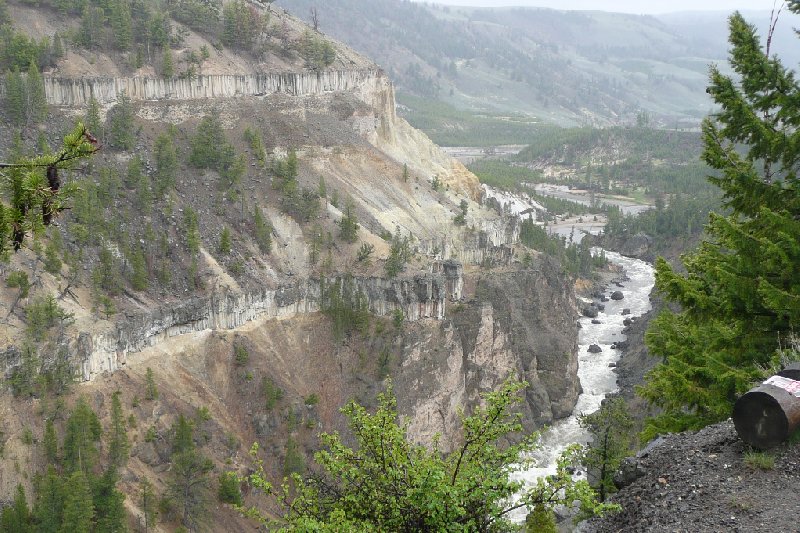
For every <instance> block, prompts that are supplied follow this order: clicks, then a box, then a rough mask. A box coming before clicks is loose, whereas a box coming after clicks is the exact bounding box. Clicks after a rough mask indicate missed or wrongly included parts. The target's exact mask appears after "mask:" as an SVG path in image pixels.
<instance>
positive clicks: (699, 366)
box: [641, 0, 800, 437]
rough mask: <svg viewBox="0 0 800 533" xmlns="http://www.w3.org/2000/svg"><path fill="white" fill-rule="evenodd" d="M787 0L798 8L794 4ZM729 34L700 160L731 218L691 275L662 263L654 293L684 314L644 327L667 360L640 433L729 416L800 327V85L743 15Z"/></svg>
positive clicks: (691, 266)
mask: <svg viewBox="0 0 800 533" xmlns="http://www.w3.org/2000/svg"><path fill="white" fill-rule="evenodd" d="M789 4H790V9H791V10H792V11H794V12H796V13H800V2H798V1H797V0H794V1H792V2H790V3H789ZM729 29H730V43H731V53H730V63H731V66H732V68H733V71H734V73H735V76H727V75H725V74H723V73H722V72H720V70H719V69H717V68H716V67H712V68H711V85H710V87H709V89H708V92H709V94H711V96H712V98H713V99H714V101H715V102H716V104H717V105H718V106H719V108H720V111H719V112H717V113H715V114H714V115H712V116H711V117H709V118H707V119H706V120H705V121H704V122H703V127H702V130H703V142H704V146H705V148H704V152H703V160H704V161H705V162H706V164H708V165H709V166H710V167H711V168H713V169H716V170H717V171H718V173H717V174H716V175H714V176H713V177H711V178H710V180H711V181H712V182H713V183H714V184H715V185H717V186H718V187H719V188H720V189H721V190H722V192H723V195H724V201H725V202H724V203H725V206H726V207H727V208H728V210H729V214H728V215H720V214H716V213H712V214H711V216H710V220H709V223H708V226H707V227H706V232H707V234H708V236H709V240H708V241H707V242H704V243H702V244H701V245H700V247H699V248H698V249H697V250H696V251H695V252H693V253H691V254H689V255H687V256H685V257H684V261H683V262H684V265H685V267H686V274H681V273H680V272H679V271H676V270H674V269H672V268H670V266H669V265H668V264H667V263H666V261H664V260H663V259H662V260H659V261H658V262H657V265H656V286H657V288H658V290H659V291H660V292H661V293H662V294H664V295H665V296H666V298H667V299H668V300H670V301H673V302H677V303H678V304H680V306H681V308H682V310H681V311H680V312H672V311H669V310H667V311H665V312H663V313H662V314H661V316H659V317H658V318H657V320H655V321H654V322H653V323H652V325H651V326H650V328H649V330H648V332H647V336H646V341H647V344H648V347H649V348H650V351H651V353H653V354H655V355H658V356H660V357H662V358H663V363H662V364H660V365H659V366H657V367H656V368H655V369H654V370H653V371H652V372H651V373H650V374H649V375H648V376H647V379H646V384H645V385H644V386H643V387H642V388H641V394H642V395H643V396H644V397H645V398H646V399H648V400H649V401H651V402H652V403H654V404H656V405H658V406H659V407H660V408H661V409H662V414H661V415H659V416H657V417H655V419H653V420H651V421H649V423H648V426H647V427H646V431H645V434H646V436H647V437H652V436H654V435H655V434H656V433H660V432H666V431H681V430H684V429H689V428H697V427H701V426H703V425H706V424H709V423H712V422H716V421H718V420H723V419H725V418H727V417H729V416H730V413H731V409H732V406H733V403H734V401H735V400H736V398H737V396H738V395H740V394H742V393H743V392H745V391H747V390H748V388H749V387H750V386H751V384H752V383H753V382H754V381H758V380H760V379H762V378H763V375H764V368H768V367H769V366H770V364H771V360H773V359H774V358H775V352H776V349H778V348H779V347H780V346H781V345H782V344H783V345H786V341H787V338H788V337H789V336H790V335H791V334H792V332H793V330H794V328H795V327H796V325H797V324H798V323H800V269H798V268H797V265H798V264H800V247H798V245H797V243H798V242H800V194H798V191H800V187H798V185H800V182H799V181H798V162H800V131H798V129H797V124H798V123H800V87H798V83H797V80H796V79H795V73H794V72H792V71H791V70H788V69H787V68H786V67H784V66H783V65H782V64H781V62H780V60H779V58H778V57H777V56H772V57H770V56H769V55H768V51H765V49H764V48H763V47H762V46H761V43H760V41H759V38H758V35H757V33H756V29H755V27H754V26H752V25H750V24H748V23H747V22H746V21H745V20H744V18H743V17H742V16H741V15H740V14H739V13H738V12H737V13H734V14H733V15H732V16H731V17H730V19H729Z"/></svg>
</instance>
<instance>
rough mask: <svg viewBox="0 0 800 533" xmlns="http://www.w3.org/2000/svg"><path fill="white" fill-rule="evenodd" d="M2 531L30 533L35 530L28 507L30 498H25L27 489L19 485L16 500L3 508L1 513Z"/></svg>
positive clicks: (0, 524) (0, 529) (0, 523)
mask: <svg viewBox="0 0 800 533" xmlns="http://www.w3.org/2000/svg"><path fill="white" fill-rule="evenodd" d="M0 531H8V532H15V533H16V532H19V533H28V532H30V531H33V527H32V524H31V513H30V510H29V509H28V500H27V498H25V489H24V488H22V485H19V484H18V485H17V492H16V494H15V495H14V502H13V503H12V504H11V505H9V506H7V507H5V508H4V509H3V512H2V514H0Z"/></svg>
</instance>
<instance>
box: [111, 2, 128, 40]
mask: <svg viewBox="0 0 800 533" xmlns="http://www.w3.org/2000/svg"><path fill="white" fill-rule="evenodd" d="M109 3H110V8H111V9H110V15H109V22H111V34H112V35H113V36H114V46H116V48H117V50H121V51H123V52H126V51H128V50H130V48H131V44H132V43H133V23H132V20H131V6H130V4H129V3H128V2H125V1H116V2H109Z"/></svg>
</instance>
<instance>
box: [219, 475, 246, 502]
mask: <svg viewBox="0 0 800 533" xmlns="http://www.w3.org/2000/svg"><path fill="white" fill-rule="evenodd" d="M239 485H240V484H239V476H237V475H236V472H223V473H222V474H220V476H219V490H218V491H217V499H219V501H221V502H222V503H230V504H233V505H242V503H243V501H242V489H241V487H240V486H239Z"/></svg>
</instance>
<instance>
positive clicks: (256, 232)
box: [253, 206, 272, 254]
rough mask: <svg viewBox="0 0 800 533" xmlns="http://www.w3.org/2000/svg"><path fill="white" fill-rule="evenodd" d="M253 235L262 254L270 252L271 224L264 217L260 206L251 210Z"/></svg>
mask: <svg viewBox="0 0 800 533" xmlns="http://www.w3.org/2000/svg"><path fill="white" fill-rule="evenodd" d="M253 237H254V238H255V240H256V244H258V249H259V250H260V251H261V253H262V254H268V253H270V251H271V250H272V225H271V224H270V223H269V222H268V221H266V220H265V219H264V215H262V214H261V208H260V207H258V206H256V208H255V211H254V212H253Z"/></svg>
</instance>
